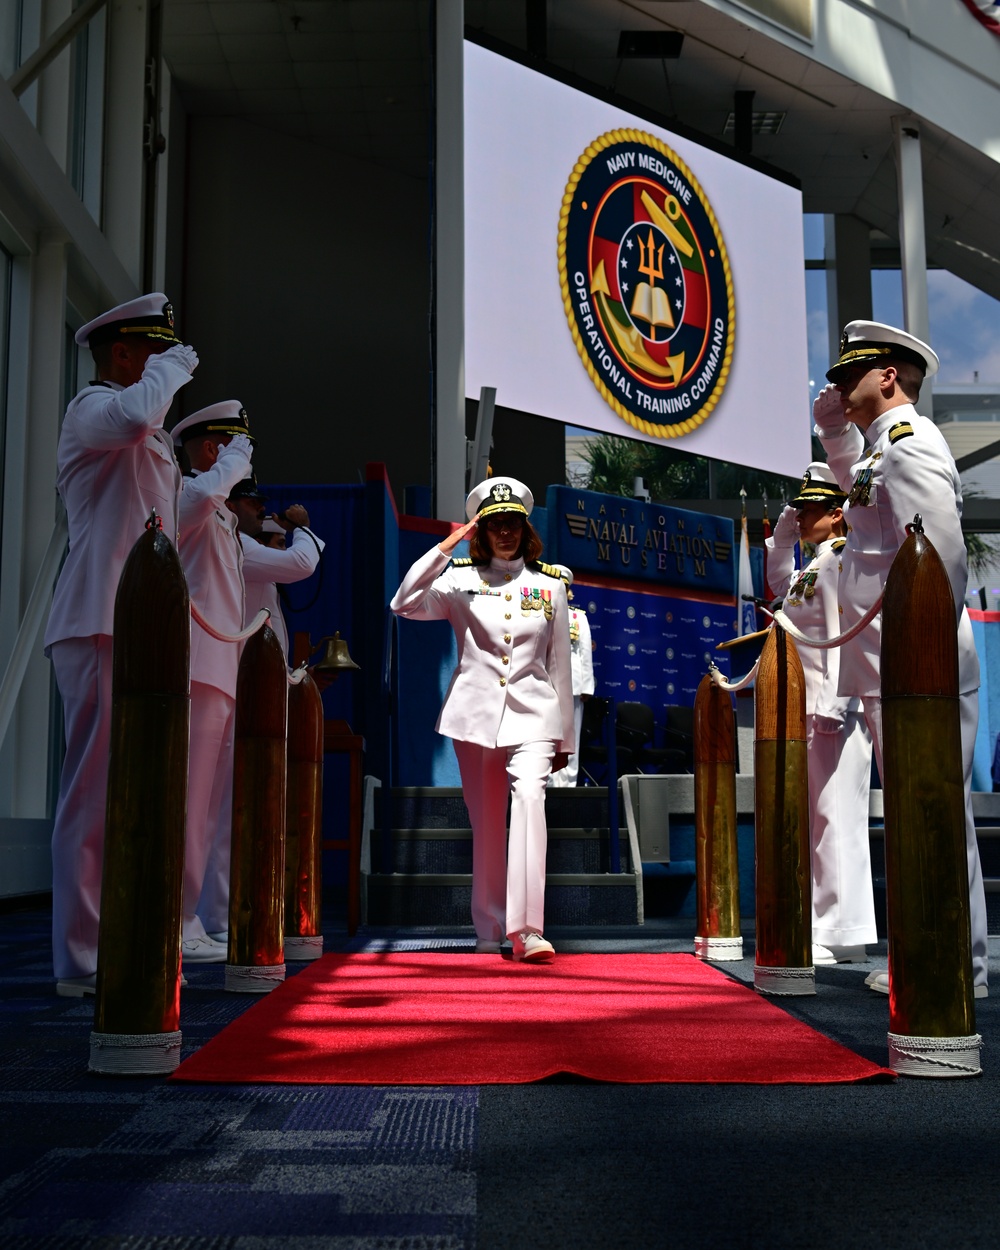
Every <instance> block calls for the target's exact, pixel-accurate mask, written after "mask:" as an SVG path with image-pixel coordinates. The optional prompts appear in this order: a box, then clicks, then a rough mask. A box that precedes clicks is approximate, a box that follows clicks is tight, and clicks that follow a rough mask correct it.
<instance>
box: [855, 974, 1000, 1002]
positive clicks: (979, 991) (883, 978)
mask: <svg viewBox="0 0 1000 1250" xmlns="http://www.w3.org/2000/svg"><path fill="white" fill-rule="evenodd" d="M865 985H867V986H868V988H869V989H870V990H874V991H875V993H876V994H888V993H889V974H888V972H873V973H871V975H870V976H869V977H867V979H866V980H865ZM989 996H990V987H989V986H988V985H976V986H973V989H972V997H973V998H989Z"/></svg>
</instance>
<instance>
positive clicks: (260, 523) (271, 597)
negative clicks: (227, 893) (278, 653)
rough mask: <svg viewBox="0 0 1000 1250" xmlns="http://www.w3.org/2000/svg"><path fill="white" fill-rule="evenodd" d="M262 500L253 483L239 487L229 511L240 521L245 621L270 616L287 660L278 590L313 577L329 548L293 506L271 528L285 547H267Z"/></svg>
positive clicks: (274, 518)
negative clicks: (262, 612)
mask: <svg viewBox="0 0 1000 1250" xmlns="http://www.w3.org/2000/svg"><path fill="white" fill-rule="evenodd" d="M265 498H266V496H265V495H263V494H262V493H261V491H260V489H259V487H258V486H257V483H256V482H255V481H253V480H252V479H249V478H248V479H246V480H245V481H243V482H237V483H236V485H235V486H234V487H233V490H232V492H231V493H230V496H229V498H228V500H227V501H226V507H227V508H228V509H229V510H230V511H231V512H233V513H235V515H236V519H237V523H238V526H239V535H240V543H241V545H242V547H243V580H244V582H245V583H246V588H247V601H246V617H247V621H252V620H253V618H254V617H255V616H256V615H257V612H258V610H259V609H260V608H267V610H268V611H269V612H270V613H271V619H270V620H269V621H268V624H269V625H270V626H271V628H272V629H273V630H274V632H275V634H276V635H277V638H278V641H279V642H280V643H281V649H282V651H284V653H285V658H286V659H287V658H288V655H289V649H288V629H287V627H286V625H285V618H284V615H283V614H282V611H281V604H280V602H279V599H278V586H279V585H281V586H287V585H290V584H291V583H293V582H301V581H303V580H304V579H305V578H307V577H309V576H311V574H312V573H313V572H315V569H316V566H317V564H319V558H320V556H321V555H322V553H323V548H324V546H325V545H326V544H325V543H324V542H323V540H322V539H321V538H318V537H317V536H316V535H315V534H314V533H313V531H312V530H311V529H310V528H309V513H308V512H307V511H306V509H305V508H304V507H303V506H302V505H301V504H291V505H290V506H289V507H288V508H286V509H285V510H284V512H283V513H282V515H281V516H278V515H277V514H272V516H271V517H270V523H271V525H273V526H274V527H275V528H277V529H278V530H280V531H281V532H282V533H284V534H285V546H284V547H265V546H264V545H263V543H260V542H258V541H257V535H258V534H261V533H262V532H263V529H264V525H265V520H266V518H265V516H264V500H265Z"/></svg>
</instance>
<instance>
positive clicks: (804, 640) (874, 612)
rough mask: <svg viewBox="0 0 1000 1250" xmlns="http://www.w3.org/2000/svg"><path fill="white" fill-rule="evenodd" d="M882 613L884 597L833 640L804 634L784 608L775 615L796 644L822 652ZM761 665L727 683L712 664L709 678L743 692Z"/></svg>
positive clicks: (862, 627)
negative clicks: (736, 679) (744, 675)
mask: <svg viewBox="0 0 1000 1250" xmlns="http://www.w3.org/2000/svg"><path fill="white" fill-rule="evenodd" d="M881 611H882V596H881V595H879V597H878V598H877V599H876V600H875V602H874V603H873V604H872V606H871V607H870V608H869V609H868V611H867V612H866V613H865V614H864V616H863V617H862V618H861V620H860V621H858V622H857V624H855V625H852V626H851V628H850V629H848V630H845V631H844V633H842V634H836V635H835V636H834V637H833V638H812V637H810V636H809V635H808V634H804V633H803V632H802V630H801V629H799V627H798V626H797V625H793V624H792V622H791V621H790V620H789V618H788V616H787V615H786V614H785V612H784V610H783V609H782V608H778V610H777V611H776V612H775V613H774V623H775V624H776V625H780V627H781V628H782V629H783V630H784V631H785V633H786V634H788V635H789V636H790V637H792V638H794V639H795V641H796V642H799V643H801V644H802V645H803V646H804V647H817V648H818V649H820V650H828V649H830V648H832V647H842V646H843V645H844V643H845V642H850V640H851V639H852V638H854V637H856V636H857V635H858V634H860V633H861V631H862V630H863V629H866V628H867V627H868V626H869V625H870V624H871V623H872V621H873V620H874V619H875V617H876V616H878V614H879V613H880V612H881ZM758 664H760V657H759V656H758V657H757V661H756V663H755V664H754V666H753V668H752V669H751V670H750V672H749V673H747V675H746V677H741V678H740V679H739V681H726V679H725V677H723V676H722V674H721V673H720V672H719V670H718V669H717V668H716V667H715V665H714V664H710V665H709V668H708V673H709V676H710V677H711V678H712V680H713V681H714V682H715V684H716V685H717V686H719V687H720V688H721V689H722V690H730V691H736V690H742V689H743V687H744V686H748V685H749V684H750V683H751V682H752V681H753V679H754V677H755V676H756V674H757V665H758Z"/></svg>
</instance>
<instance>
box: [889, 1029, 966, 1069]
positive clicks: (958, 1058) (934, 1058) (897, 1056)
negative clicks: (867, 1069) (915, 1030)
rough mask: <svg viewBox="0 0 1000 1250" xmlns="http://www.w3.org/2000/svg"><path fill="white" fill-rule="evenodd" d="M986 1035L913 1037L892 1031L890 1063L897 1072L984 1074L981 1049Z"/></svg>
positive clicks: (890, 1035) (890, 1037)
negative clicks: (981, 1063) (983, 1036)
mask: <svg viewBox="0 0 1000 1250" xmlns="http://www.w3.org/2000/svg"><path fill="white" fill-rule="evenodd" d="M982 1044H983V1039H982V1038H981V1037H980V1035H979V1034H978V1033H973V1034H972V1035H971V1036H969V1037H911V1036H909V1034H899V1033H890V1034H889V1067H890V1068H891V1069H892V1071H893V1072H895V1073H896V1075H897V1076H930V1077H934V1078H935V1079H936V1080H940V1079H941V1078H942V1077H950V1076H951V1077H954V1076H980V1075H981V1074H982V1071H983V1069H982V1066H981V1065H980V1062H979V1051H980V1048H981V1047H982Z"/></svg>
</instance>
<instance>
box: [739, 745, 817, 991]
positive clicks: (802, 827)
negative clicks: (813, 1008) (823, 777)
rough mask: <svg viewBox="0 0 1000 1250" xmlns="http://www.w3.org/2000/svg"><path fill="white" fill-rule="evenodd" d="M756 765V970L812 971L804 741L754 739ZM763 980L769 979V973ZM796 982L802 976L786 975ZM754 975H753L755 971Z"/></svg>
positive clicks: (810, 873) (771, 971)
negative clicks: (756, 740)
mask: <svg viewBox="0 0 1000 1250" xmlns="http://www.w3.org/2000/svg"><path fill="white" fill-rule="evenodd" d="M754 764H755V770H756V799H755V804H754V806H755V819H756V885H757V953H756V964H757V966H758V968H759V969H766V970H767V972H768V973H769V974H770V973H776V972H780V971H782V970H785V969H787V970H789V971H790V972H792V973H796V972H797V973H802V972H804V971H806V970H808V971H809V973H810V977H812V978H813V989H803V988H798V989H795V990H788V989H786V990H782V991H778V990H771V991H768V992H775V993H776V992H782V993H798V994H808V993H814V992H815V974H814V973H813V971H812V914H811V908H812V903H811V898H812V895H811V888H812V870H811V866H810V862H809V802H808V788H807V778H808V773H807V768H808V763H807V758H806V744H805V742H797V741H763V742H761V741H758V742H757V743H756V744H755V747H754ZM763 979H764V980H768V981H771V980H775V978H773V977H768V978H763ZM789 979H790V980H794V981H796V982H801V981H803V980H804V979H805V978H803V977H801V976H792V977H790V978H789ZM755 980H756V974H755Z"/></svg>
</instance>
